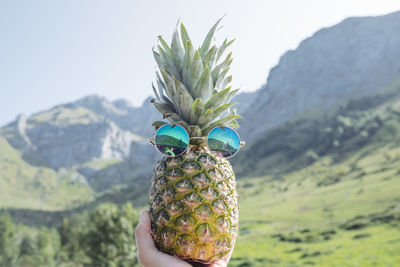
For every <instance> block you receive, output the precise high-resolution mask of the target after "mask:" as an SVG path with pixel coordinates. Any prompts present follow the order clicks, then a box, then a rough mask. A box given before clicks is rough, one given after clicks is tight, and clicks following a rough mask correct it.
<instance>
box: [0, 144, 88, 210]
mask: <svg viewBox="0 0 400 267" xmlns="http://www.w3.org/2000/svg"><path fill="white" fill-rule="evenodd" d="M0 151H1V153H0V208H9V207H12V208H30V209H43V210H61V209H65V208H68V207H71V206H77V205H80V204H82V203H85V202H88V201H91V200H92V199H93V197H92V196H93V190H92V189H91V188H90V187H89V186H88V185H86V184H83V183H81V182H78V181H76V179H78V178H79V174H78V173H76V172H74V171H73V170H66V169H61V170H59V171H57V172H56V171H54V170H52V169H50V168H45V167H37V166H32V165H30V164H28V163H26V162H25V161H24V160H23V159H22V156H21V153H20V152H19V151H17V150H15V149H14V148H13V147H11V146H10V144H9V143H8V142H7V141H6V140H5V139H4V138H2V137H1V136H0Z"/></svg>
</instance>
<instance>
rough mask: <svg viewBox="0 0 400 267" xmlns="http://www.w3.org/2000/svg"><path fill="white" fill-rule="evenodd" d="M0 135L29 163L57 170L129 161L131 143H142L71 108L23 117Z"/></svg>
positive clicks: (111, 124)
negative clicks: (102, 161)
mask: <svg viewBox="0 0 400 267" xmlns="http://www.w3.org/2000/svg"><path fill="white" fill-rule="evenodd" d="M0 134H1V135H3V136H4V137H5V138H6V139H7V140H8V142H9V143H10V144H11V145H12V146H13V147H15V148H16V149H19V150H20V151H22V152H23V153H24V156H25V159H26V160H27V161H29V162H31V163H34V164H37V165H44V166H48V167H51V168H54V169H57V168H60V167H70V166H72V165H74V164H81V163H84V162H88V161H90V160H92V159H94V158H99V159H112V158H118V159H123V158H127V157H128V156H129V153H130V144H131V142H134V141H140V140H141V138H140V137H138V136H135V135H134V134H132V133H131V132H129V131H126V130H123V129H121V128H119V127H118V126H117V125H116V124H115V123H114V122H113V121H111V120H108V119H107V118H104V117H103V116H101V115H99V114H97V113H94V112H92V111H90V110H88V109H85V108H82V107H74V106H71V105H68V104H67V105H60V106H56V107H54V108H51V109H49V110H46V111H43V112H39V113H36V114H34V115H33V116H31V117H29V118H26V117H24V116H23V115H21V116H19V117H18V118H17V119H16V120H15V121H14V122H12V123H10V124H8V125H6V126H5V127H3V128H2V129H0Z"/></svg>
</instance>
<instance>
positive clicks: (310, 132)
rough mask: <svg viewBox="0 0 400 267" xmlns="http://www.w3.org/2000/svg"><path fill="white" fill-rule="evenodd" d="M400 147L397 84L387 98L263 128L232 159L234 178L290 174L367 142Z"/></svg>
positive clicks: (357, 102)
mask: <svg viewBox="0 0 400 267" xmlns="http://www.w3.org/2000/svg"><path fill="white" fill-rule="evenodd" d="M386 144H392V145H393V146H398V145H400V85H399V86H398V87H397V91H396V94H395V95H394V94H392V95H391V97H390V98H387V97H386V98H377V97H375V96H373V97H364V98H360V99H358V100H353V101H350V102H348V103H347V105H345V106H344V107H342V108H340V109H339V110H338V111H336V112H334V113H332V114H330V115H326V116H324V117H323V118H320V119H313V118H298V119H296V120H293V121H290V122H286V123H284V124H282V125H280V126H277V127H274V128H273V129H270V130H267V131H266V132H264V133H263V134H262V136H260V137H259V138H258V139H256V140H255V141H254V142H253V143H250V145H248V146H247V147H245V148H244V149H243V150H242V151H240V152H239V153H238V155H237V156H235V157H234V158H233V159H232V164H233V166H235V172H236V173H237V175H238V176H239V177H243V176H247V177H253V176H261V175H267V174H268V175H271V174H276V173H287V172H293V171H296V170H300V169H302V168H305V167H306V166H308V165H310V164H312V163H314V162H316V161H318V160H319V159H320V158H321V157H323V156H326V155H330V156H331V157H332V159H334V160H335V161H336V162H340V161H345V160H346V159H347V158H348V157H349V156H351V155H352V154H354V153H359V151H360V149H362V148H364V147H366V146H370V145H373V146H377V147H379V146H383V145H386Z"/></svg>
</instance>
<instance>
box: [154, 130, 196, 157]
mask: <svg viewBox="0 0 400 267" xmlns="http://www.w3.org/2000/svg"><path fill="white" fill-rule="evenodd" d="M155 139H156V146H157V148H158V150H159V151H160V152H161V153H163V154H165V155H166V156H169V157H175V156H178V155H180V154H182V153H183V152H185V150H186V148H187V146H188V144H189V135H188V134H187V132H186V130H185V128H183V127H182V126H179V125H174V126H171V125H170V124H166V125H163V126H162V127H160V128H159V129H158V131H157V133H156V138H155Z"/></svg>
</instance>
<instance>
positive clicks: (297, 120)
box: [0, 12, 400, 207]
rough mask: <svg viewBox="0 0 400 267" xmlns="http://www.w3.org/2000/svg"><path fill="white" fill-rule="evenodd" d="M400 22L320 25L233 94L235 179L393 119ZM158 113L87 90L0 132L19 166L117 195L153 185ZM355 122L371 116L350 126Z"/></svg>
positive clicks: (358, 139) (294, 163) (288, 163)
mask: <svg viewBox="0 0 400 267" xmlns="http://www.w3.org/2000/svg"><path fill="white" fill-rule="evenodd" d="M399 27H400V12H397V13H393V14H389V15H386V16H379V17H364V18H349V19H346V20H344V21H343V22H341V23H339V24H337V25H335V26H333V27H329V28H326V29H322V30H320V31H318V32H317V33H315V34H314V35H313V36H311V37H310V38H307V39H306V40H304V41H303V42H302V43H301V44H300V45H299V47H298V48H297V49H296V50H294V51H288V52H287V53H285V54H284V55H283V56H282V57H281V59H280V61H279V64H278V65H277V66H276V67H274V68H273V69H272V70H271V71H270V74H269V78H268V80H267V84H266V85H265V86H263V87H262V88H261V89H260V90H258V91H257V92H254V93H241V94H239V95H237V96H235V98H234V99H233V101H237V102H239V103H240V105H239V112H240V114H241V115H243V117H244V119H242V120H241V121H240V124H241V127H240V129H239V133H240V134H241V136H242V139H243V140H244V141H246V143H247V146H246V147H245V148H244V149H243V150H242V151H241V152H240V153H238V155H237V156H236V157H235V158H233V159H232V162H233V165H234V169H235V170H236V173H237V174H238V178H239V179H240V178H242V177H244V176H249V175H254V176H255V175H264V174H266V173H273V172H285V171H290V170H294V169H296V168H297V169H299V168H303V167H304V166H307V164H311V163H312V162H314V161H315V160H317V159H318V158H319V157H321V156H323V155H328V154H330V153H336V154H337V155H339V156H340V155H341V154H340V153H341V151H342V150H343V151H344V150H345V148H346V146H348V147H351V148H353V149H355V150H356V149H359V147H362V146H363V143H362V142H366V143H368V142H375V141H376V140H375V139H374V138H375V137H373V136H374V135H375V132H379V131H378V130H376V127H384V128H385V127H389V128H390V127H392V126H393V125H392V124H393V123H394V122H388V121H387V119H386V118H387V116H395V115H394V114H395V113H391V112H390V111H388V110H386V108H383V107H385V105H389V104H388V103H392V102H390V101H391V99H397V97H398V95H399V93H398V92H399V86H400V62H399V61H396V60H395V59H396V58H399V56H400V37H399V35H398V34H397V33H398V32H399ZM393 103H394V102H393ZM390 105H391V104H390ZM382 110H384V111H382ZM360 114H363V115H360ZM371 114H374V115H373V116H372V115H371ZM370 115H371V116H372V117H370ZM360 116H361V117H360ZM382 116H383V117H384V118H383V117H382ZM385 116H386V117H385ZM382 118H383V119H382ZM159 119H161V115H159V114H158V112H157V111H156V109H155V108H154V107H153V106H152V105H151V103H150V101H149V99H147V100H146V101H145V102H144V103H143V105H142V106H141V107H134V106H132V105H131V104H130V103H129V101H127V100H123V99H120V100H116V101H109V100H107V99H106V98H104V97H101V96H96V95H91V96H87V97H83V98H81V99H78V100H77V101H74V102H71V103H65V104H61V105H57V106H55V107H53V108H50V109H48V110H44V111H41V112H39V113H36V114H33V115H32V116H29V117H25V116H23V115H21V116H19V117H18V118H17V119H16V120H15V121H13V122H11V123H10V124H8V125H6V126H4V127H2V128H0V137H2V138H3V139H4V143H7V145H8V146H9V147H11V148H12V149H13V150H15V151H16V153H18V155H19V160H18V161H16V162H17V165H18V164H27V165H29V166H30V167H29V168H30V169H32V170H34V169H35V168H37V169H38V170H39V169H40V168H44V169H46V170H48V171H50V172H52V173H53V174H52V175H51V177H53V178H51V179H50V180H51V181H53V182H54V183H58V181H60V180H58V179H60V178H59V177H60V173H61V172H63V171H64V172H67V173H71V174H73V175H70V176H68V177H66V178H65V177H64V178H65V180H64V182H65V183H67V182H69V181H71V182H74V183H77V184H78V185H80V186H82V188H87V187H89V189H90V190H92V191H91V193H90V194H88V195H89V196H88V197H89V198H90V197H93V198H97V197H99V194H103V193H105V192H109V190H111V191H112V190H115V191H112V192H116V193H115V194H114V193H111V195H113V197H116V195H117V194H118V192H119V191H118V188H120V187H124V188H128V189H126V190H128V191H129V188H132V192H133V191H134V190H133V188H135V186H137V185H138V184H141V185H143V188H147V187H148V186H149V183H150V181H149V177H150V176H151V171H152V168H153V167H154V166H155V164H156V161H157V160H158V159H159V158H160V157H161V156H160V153H159V152H158V151H157V150H156V149H155V148H154V147H151V146H150V145H149V144H147V141H146V139H147V137H150V136H151V135H152V134H153V132H154V129H153V128H152V126H151V124H152V122H153V121H154V120H159ZM349 121H350V123H351V125H350V126H348V125H347V123H349ZM359 121H362V122H365V125H362V126H354V125H358V124H357V123H358V122H359ZM386 123H388V124H386ZM354 127H359V128H354ZM374 127H375V128H374ZM393 127H395V126H393ZM323 129H325V130H323ZM340 129H341V130H340ZM385 129H386V128H385ZM374 131H375V132H374ZM387 131H390V130H387ZM366 134H367V135H368V138H364V137H365V135H366ZM363 136H364V137H363ZM363 138H364V139H363ZM376 138H377V137H376ZM374 140H375V141H374ZM366 143H365V144H366ZM343 151H342V152H343ZM3 163H4V162H3ZM4 164H5V165H7V164H10V161H8V160H6V161H5V163H4ZM4 167H5V168H6V167H7V166H4ZM33 172H34V171H32V173H33ZM17 173H18V172H17ZM3 177H5V176H3ZM7 177H9V176H7ZM27 177H37V176H35V175H27ZM2 179H3V178H2ZM4 179H5V178H4ZM7 179H9V178H7ZM30 179H31V178H30ZM32 179H33V178H32ZM21 181H22V183H23V184H24V183H27V180H24V179H22V180H21ZM22 188H23V187H22ZM27 188H29V186H28V187H27ZM39 188H40V186H39V187H37V188H36V189H32V188H31V189H30V190H33V191H35V190H37V191H38V192H39V190H40V189H39ZM20 190H23V189H21V188H20ZM146 190H147V189H143V190H142V192H143V193H145V192H146ZM113 197H110V198H113ZM85 199H86V198H85ZM19 207H20V206H19Z"/></svg>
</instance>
